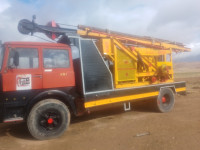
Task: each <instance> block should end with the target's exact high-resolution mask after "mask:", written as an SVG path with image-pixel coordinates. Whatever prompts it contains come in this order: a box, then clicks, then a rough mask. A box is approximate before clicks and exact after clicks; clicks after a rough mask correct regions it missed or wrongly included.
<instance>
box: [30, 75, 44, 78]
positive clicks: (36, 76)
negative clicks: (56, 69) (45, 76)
mask: <svg viewBox="0 0 200 150" xmlns="http://www.w3.org/2000/svg"><path fill="white" fill-rule="evenodd" d="M32 77H33V78H42V75H40V74H37V75H33V76H32Z"/></svg>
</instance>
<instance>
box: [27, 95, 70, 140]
mask: <svg viewBox="0 0 200 150" xmlns="http://www.w3.org/2000/svg"><path fill="white" fill-rule="evenodd" d="M69 123H70V112H69V109H68V108H67V106H66V105H65V104H64V103H62V102H61V101H59V100H56V99H46V100H42V101H40V102H38V103H37V104H35V105H34V106H33V108H32V109H31V111H30V113H29V116H28V119H27V126H28V129H29V131H30V133H31V135H32V136H33V137H35V138H36V139H39V140H46V139H51V138H56V137H59V136H61V135H62V134H63V133H64V131H65V130H66V129H67V127H68V126H69Z"/></svg>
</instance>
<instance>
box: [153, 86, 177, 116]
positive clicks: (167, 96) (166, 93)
mask: <svg viewBox="0 0 200 150" xmlns="http://www.w3.org/2000/svg"><path fill="white" fill-rule="evenodd" d="M174 103H175V99H174V93H173V91H172V90H171V89H170V88H162V89H161V90H160V93H159V96H158V98H157V100H156V106H157V109H158V111H159V112H163V113H164V112H169V111H171V110H172V108H173V107H174Z"/></svg>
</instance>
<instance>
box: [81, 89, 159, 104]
mask: <svg viewBox="0 0 200 150" xmlns="http://www.w3.org/2000/svg"><path fill="white" fill-rule="evenodd" d="M158 94H159V92H150V93H144V94H134V95H129V96H122V97H114V98H107V99H101V100H97V101H91V102H86V103H85V108H89V107H94V106H100V105H105V104H111V103H118V102H125V101H130V100H136V99H140V98H147V97H152V96H158Z"/></svg>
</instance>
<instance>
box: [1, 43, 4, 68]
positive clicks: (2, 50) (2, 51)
mask: <svg viewBox="0 0 200 150" xmlns="http://www.w3.org/2000/svg"><path fill="white" fill-rule="evenodd" d="M3 54H4V48H3V46H2V45H0V70H1V67H2V63H3Z"/></svg>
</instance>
